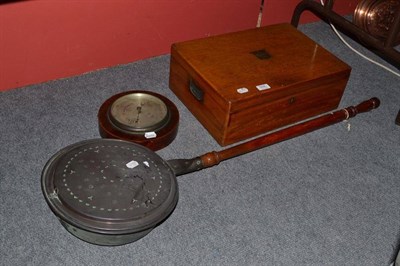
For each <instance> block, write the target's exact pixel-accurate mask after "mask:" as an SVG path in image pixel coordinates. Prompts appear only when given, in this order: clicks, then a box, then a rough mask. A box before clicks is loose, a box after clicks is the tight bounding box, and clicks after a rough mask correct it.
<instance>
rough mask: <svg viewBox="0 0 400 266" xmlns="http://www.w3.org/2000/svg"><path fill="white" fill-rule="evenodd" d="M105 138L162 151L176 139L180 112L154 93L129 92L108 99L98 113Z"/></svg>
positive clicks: (101, 130) (169, 102) (168, 101)
mask: <svg viewBox="0 0 400 266" xmlns="http://www.w3.org/2000/svg"><path fill="white" fill-rule="evenodd" d="M98 120H99V131H100V135H101V136H102V137H103V138H113V139H121V140H126V141H131V142H135V143H138V144H140V145H143V146H146V147H148V148H150V149H151V150H159V149H162V148H164V147H166V146H167V145H168V144H170V143H171V142H172V141H173V140H174V139H175V137H176V134H177V132H178V124H179V112H178V109H177V108H176V106H175V105H174V104H173V103H172V102H171V101H170V100H169V99H167V98H166V97H164V96H162V95H160V94H157V93H154V92H150V91H127V92H122V93H119V94H116V95H114V96H112V97H110V98H109V99H107V100H106V101H105V102H104V103H103V104H102V106H101V107H100V109H99V113H98Z"/></svg>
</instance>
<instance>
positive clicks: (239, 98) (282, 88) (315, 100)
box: [169, 24, 351, 146]
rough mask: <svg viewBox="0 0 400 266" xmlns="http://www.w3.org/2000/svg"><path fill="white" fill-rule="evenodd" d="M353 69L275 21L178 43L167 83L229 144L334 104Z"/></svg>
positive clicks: (303, 117) (302, 117) (287, 123)
mask: <svg viewBox="0 0 400 266" xmlns="http://www.w3.org/2000/svg"><path fill="white" fill-rule="evenodd" d="M350 71H351V68H350V67H349V66H348V65H347V64H345V63H344V62H343V61H341V60H340V59H338V58H337V57H336V56H334V55H333V54H331V53H330V52H328V51H327V50H326V49H324V48H323V47H322V46H320V45H319V44H317V43H316V42H314V41H313V40H311V39H310V38H308V37H307V36H306V35H304V34H303V33H302V32H300V31H299V30H297V29H296V28H295V27H293V26H292V25H290V24H277V25H271V26H266V27H260V28H255V29H250V30H244V31H239V32H233V33H228V34H222V35H218V36H213V37H206V38H202V39H198V40H190V41H184V42H180V43H175V44H173V45H172V47H171V62H170V79H169V86H170V89H171V90H172V91H173V92H174V93H175V94H176V95H177V97H178V98H179V99H180V100H181V101H182V102H183V103H184V104H185V106H186V107H187V108H188V109H189V110H190V111H191V112H192V113H193V115H194V116H195V117H196V118H197V119H198V120H199V121H200V122H201V124H202V125H203V126H204V127H205V128H206V129H207V130H208V132H209V133H210V134H211V135H212V136H213V137H214V139H215V140H216V141H217V142H218V143H219V144H220V145H221V146H225V145H229V144H233V143H235V142H239V141H241V140H244V139H247V138H251V137H254V136H257V135H260V134H262V133H265V132H267V131H271V130H274V129H277V128H280V127H283V126H286V125H289V124H293V123H295V122H298V121H301V120H305V119H307V118H309V117H312V116H316V115H319V114H321V113H325V112H328V111H331V110H333V109H336V108H337V107H338V105H339V103H340V100H341V97H342V95H343V92H344V89H345V87H346V84H347V81H348V78H349V75H350Z"/></svg>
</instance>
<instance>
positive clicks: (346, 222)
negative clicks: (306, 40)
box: [0, 22, 400, 266]
mask: <svg viewBox="0 0 400 266" xmlns="http://www.w3.org/2000/svg"><path fill="white" fill-rule="evenodd" d="M301 30H302V31H303V32H305V33H306V34H307V35H308V36H310V37H312V38H313V39H314V40H315V41H317V42H318V43H320V44H321V45H323V46H324V47H326V48H327V49H328V50H330V51H331V52H333V53H334V54H336V55H337V56H338V57H340V58H341V59H343V60H344V61H345V62H347V63H348V64H350V65H351V66H352V68H353V70H352V73H351V77H350V80H349V83H348V86H347V88H346V91H345V94H344V96H343V99H342V101H341V103H340V107H347V106H349V105H353V104H357V103H358V102H360V101H362V100H364V99H368V98H371V97H378V98H380V99H381V102H382V104H381V107H380V108H379V109H377V110H374V111H372V112H369V113H366V114H361V115H359V116H357V117H356V118H354V119H353V120H350V121H349V123H350V125H351V127H350V131H348V125H347V123H346V122H342V123H339V124H337V125H334V126H331V127H328V128H324V129H321V130H318V131H315V132H312V133H310V134H307V135H304V136H301V137H298V138H295V139H292V140H289V141H285V142H282V143H279V144H276V145H273V146H271V147H268V148H264V149H262V150H258V151H255V152H253V153H250V154H246V155H243V156H241V157H237V158H234V159H231V160H228V161H225V162H223V163H221V164H220V165H218V166H215V167H213V168H209V169H206V170H203V171H200V172H196V173H192V174H188V175H185V176H180V177H178V181H179V190H180V200H179V203H178V206H177V208H176V209H175V211H174V212H173V214H172V215H171V216H170V217H169V218H168V219H167V220H166V221H165V222H164V223H162V224H161V225H160V226H158V227H157V228H155V229H154V230H153V231H152V232H151V233H150V234H149V235H147V236H146V237H145V238H143V239H141V240H139V241H137V242H135V243H132V244H128V245H124V246H120V247H101V246H96V245H91V244H88V243H86V242H83V241H81V240H79V239H77V238H75V237H73V236H72V235H70V234H69V233H68V232H67V231H66V230H65V229H64V228H63V227H62V226H61V224H60V223H59V222H58V220H57V219H56V217H55V216H54V215H53V213H52V212H51V211H50V209H49V208H48V206H47V204H46V202H45V200H44V197H43V195H42V192H41V187H40V176H41V171H42V168H43V166H44V164H45V163H46V161H47V160H48V159H49V158H50V157H51V156H52V155H53V154H54V153H55V152H57V151H58V150H59V149H61V148H63V147H65V146H67V145H69V144H72V143H75V142H78V141H81V140H86V139H91V138H98V137H99V134H98V130H97V118H96V116H97V111H98V108H99V107H100V105H101V104H102V103H103V102H104V100H105V99H107V98H108V97H110V96H112V95H114V94H116V93H118V92H122V91H126V90H131V89H141V90H142V89H144V90H152V91H155V92H158V93H161V94H163V95H165V96H166V97H168V98H169V99H171V100H172V101H173V102H174V103H175V104H176V105H177V107H178V109H179V111H180V115H181V118H180V127H179V133H178V136H177V138H176V139H175V140H174V142H173V143H172V144H171V145H169V146H168V147H166V148H165V149H162V150H161V151H159V152H158V154H159V155H161V157H163V158H165V159H172V158H191V157H193V156H197V155H201V154H203V153H206V152H208V151H212V150H220V149H221V148H220V147H219V146H218V145H217V143H216V142H215V141H214V140H213V139H212V138H211V137H210V135H208V133H207V132H206V131H205V129H204V128H203V127H202V126H201V125H200V124H199V123H198V122H197V120H196V119H195V118H194V117H193V116H192V115H191V114H190V113H189V112H188V110H187V109H186V108H185V107H184V105H183V104H182V103H181V102H180V101H179V100H178V99H177V98H176V97H175V95H174V94H173V93H172V92H171V91H170V90H169V89H168V76H169V56H168V55H165V56H160V57H155V58H151V59H148V60H144V61H140V62H135V63H132V64H128V65H123V66H117V67H113V68H109V69H104V70H100V71H96V72H92V73H87V74H85V75H81V76H77V77H72V78H68V79H62V80H57V81H51V82H47V83H43V84H38V85H33V86H28V87H25V88H19V89H15V90H11V91H7V92H3V93H0V136H1V137H0V182H1V183H0V185H1V191H0V204H1V205H0V239H1V246H0V262H1V265H364V266H365V265H373V266H376V265H389V264H390V263H391V261H392V259H393V257H394V256H395V253H396V250H397V249H398V245H399V238H400V126H396V125H395V123H394V120H395V116H396V114H397V112H398V110H399V109H400V85H399V84H400V82H399V80H400V79H399V78H398V77H395V76H393V75H392V74H390V73H388V72H386V71H384V70H382V69H380V68H379V67H376V66H374V65H372V64H370V63H367V62H366V61H364V60H363V59H361V58H360V57H358V56H356V55H355V54H354V53H353V52H351V51H350V50H348V49H347V48H345V47H344V46H343V45H342V44H341V42H340V41H339V40H338V39H337V37H336V36H335V35H334V34H333V33H332V31H331V30H330V28H329V26H328V25H326V24H324V23H321V22H320V23H313V24H308V25H305V26H301ZM360 49H361V48H360ZM366 52H368V51H366ZM369 54H370V53H369ZM371 56H373V55H371ZM378 60H379V59H378ZM380 61H381V60H380Z"/></svg>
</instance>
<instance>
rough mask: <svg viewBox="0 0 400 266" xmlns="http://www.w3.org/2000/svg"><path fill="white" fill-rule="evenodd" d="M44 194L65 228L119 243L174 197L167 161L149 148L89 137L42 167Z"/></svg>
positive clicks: (140, 231) (165, 212) (145, 226)
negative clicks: (89, 138) (90, 138)
mask: <svg viewBox="0 0 400 266" xmlns="http://www.w3.org/2000/svg"><path fill="white" fill-rule="evenodd" d="M41 181H42V190H43V194H44V197H45V199H46V201H47V203H48V205H49V207H50V209H51V210H52V211H53V213H54V214H55V215H56V216H57V217H58V219H59V220H60V222H61V224H62V225H63V226H64V228H65V229H67V231H68V232H70V233H71V234H73V235H74V236H76V237H78V238H79V239H82V240H84V241H86V242H89V243H92V244H97V245H107V246H115V245H123V244H127V243H130V242H134V241H136V240H138V239H140V238H142V237H143V236H145V235H147V234H148V233H149V232H151V230H153V229H154V228H155V227H156V226H157V225H158V224H160V223H162V222H163V221H164V220H165V219H166V218H167V217H168V216H169V215H170V214H171V213H172V211H173V210H174V208H175V206H176V204H177V202H178V184H177V181H176V177H175V174H174V173H173V171H172V170H171V168H170V167H169V165H168V164H167V163H166V162H165V161H164V160H163V159H162V158H161V157H159V156H158V155H157V154H156V153H154V152H153V151H151V150H150V149H148V148H146V147H143V146H141V145H139V144H135V143H132V142H128V141H123V140H114V139H94V140H87V141H82V142H78V143H75V144H72V145H70V146H68V147H65V148H63V149H61V150H60V151H58V152H57V153H56V154H54V155H53V156H52V157H51V158H50V160H49V161H48V162H47V163H46V165H45V167H44V169H43V172H42V178H41Z"/></svg>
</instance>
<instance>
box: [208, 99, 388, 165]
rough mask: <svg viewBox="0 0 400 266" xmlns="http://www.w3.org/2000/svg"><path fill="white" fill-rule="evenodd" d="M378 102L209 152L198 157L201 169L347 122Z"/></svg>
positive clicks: (371, 101) (375, 105)
mask: <svg viewBox="0 0 400 266" xmlns="http://www.w3.org/2000/svg"><path fill="white" fill-rule="evenodd" d="M379 105H380V101H379V99H378V98H371V99H369V100H367V101H364V102H362V103H360V104H358V105H356V106H349V107H347V108H344V109H341V110H338V111H335V112H333V113H328V114H325V115H323V116H320V117H317V118H314V119H310V120H308V121H305V122H302V123H300V124H296V125H293V126H291V127H288V128H284V129H282V130H279V131H276V132H273V133H270V134H268V135H264V136H262V137H259V138H256V139H254V140H251V141H248V142H245V143H243V144H239V145H236V146H234V147H231V148H228V149H225V150H222V151H219V152H215V151H214V152H209V153H206V154H204V155H202V156H200V159H201V162H202V168H207V167H211V166H213V165H216V164H218V163H220V162H221V161H224V160H227V159H230V158H233V157H236V156H239V155H242V154H245V153H248V152H251V151H255V150H257V149H261V148H264V147H267V146H270V145H272V144H275V143H278V142H281V141H284V140H288V139H291V138H294V137H298V136H301V135H304V134H306V133H308V132H311V131H314V130H317V129H320V128H323V127H327V126H330V125H333V124H336V123H339V122H341V121H343V120H347V119H349V118H352V117H354V116H356V115H357V114H360V113H364V112H368V111H371V110H373V109H376V108H378V107H379Z"/></svg>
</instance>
